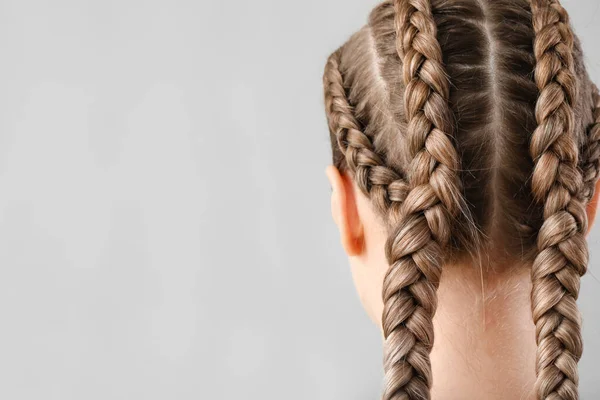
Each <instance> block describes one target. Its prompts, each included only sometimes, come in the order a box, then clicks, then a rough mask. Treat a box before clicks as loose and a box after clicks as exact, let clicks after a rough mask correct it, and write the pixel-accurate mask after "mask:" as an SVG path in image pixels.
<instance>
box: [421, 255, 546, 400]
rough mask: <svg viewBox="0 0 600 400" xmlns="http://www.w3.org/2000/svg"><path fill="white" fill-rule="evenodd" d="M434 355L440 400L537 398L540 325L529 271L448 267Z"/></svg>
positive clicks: (436, 391) (435, 384)
mask: <svg viewBox="0 0 600 400" xmlns="http://www.w3.org/2000/svg"><path fill="white" fill-rule="evenodd" d="M434 331H435V345H434V349H433V351H432V354H431V363H432V368H433V377H434V378H433V379H434V380H433V392H432V397H433V399H435V400H452V399H457V400H458V399H461V400H467V399H489V400H496V399H498V400H499V399H532V398H534V395H533V385H534V382H535V357H536V355H535V354H536V343H535V326H534V324H533V321H532V317H531V277H530V270H529V269H528V268H524V267H519V268H514V269H512V270H510V271H508V270H506V272H502V273H498V272H494V273H486V272H483V276H482V272H481V271H480V270H479V269H477V268H475V267H468V268H467V267H464V266H460V267H455V266H448V267H445V268H444V272H443V274H442V280H441V282H440V288H439V290H438V310H437V314H436V316H435V318H434Z"/></svg>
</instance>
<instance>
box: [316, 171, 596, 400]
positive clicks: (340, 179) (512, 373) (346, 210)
mask: <svg viewBox="0 0 600 400" xmlns="http://www.w3.org/2000/svg"><path fill="white" fill-rule="evenodd" d="M326 174H327V177H328V179H329V182H330V184H331V187H332V195H331V212H332V216H333V220H334V221H335V223H336V225H337V226H338V229H339V232H340V240H341V242H342V246H343V248H344V250H345V252H346V254H347V255H348V257H349V262H350V265H351V269H352V276H353V278H354V283H355V285H356V289H357V291H358V294H359V297H360V299H361V302H362V304H363V306H364V308H365V310H366V312H367V314H368V315H369V316H370V318H371V319H372V320H373V322H374V323H375V324H376V325H377V326H378V327H381V316H382V312H383V301H382V299H381V292H382V284H383V278H384V276H385V273H386V271H387V269H388V263H387V260H386V258H385V254H384V244H385V242H386V239H387V236H388V235H387V232H386V229H385V227H384V224H383V223H382V221H381V219H380V217H379V216H378V215H376V214H375V212H374V211H373V209H372V207H371V204H370V201H369V199H367V198H366V197H365V196H364V195H363V194H362V192H361V191H360V190H359V189H358V188H357V187H356V185H355V184H354V182H353V181H352V179H351V178H350V177H349V176H347V175H345V174H340V172H339V171H338V170H337V168H335V167H333V166H329V167H328V168H327V170H326ZM599 192H600V183H599V184H597V188H596V194H595V196H594V198H593V200H592V201H591V202H590V205H589V206H588V208H587V213H588V217H589V220H590V228H591V225H592V222H593V221H594V219H595V216H596V211H597V204H598V194H599ZM530 296H531V278H530V270H529V267H528V266H518V265H515V266H506V267H505V268H503V270H502V272H491V271H488V270H486V269H485V268H482V267H479V266H476V265H446V266H444V271H443V273H442V278H441V282H440V287H439V290H438V310H437V313H436V316H435V318H434V331H435V344H434V348H433V351H432V353H431V365H432V370H433V376H434V377H435V378H434V380H433V389H432V398H433V399H434V400H475V399H477V400H479V399H488V400H504V399H523V400H534V399H535V395H534V393H533V386H534V383H535V357H536V343H535V325H534V324H533V320H532V317H531V298H530Z"/></svg>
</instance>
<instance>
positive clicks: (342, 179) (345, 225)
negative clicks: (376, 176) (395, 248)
mask: <svg viewBox="0 0 600 400" xmlns="http://www.w3.org/2000/svg"><path fill="white" fill-rule="evenodd" d="M325 173H326V175H327V178H328V179H329V183H330V184H331V189H332V193H331V215H332V216H333V221H334V222H335V223H336V225H337V226H338V229H339V231H340V239H341V241H342V246H344V250H345V251H346V253H347V254H348V256H357V255H359V254H361V253H362V251H363V246H364V229H363V225H362V222H361V220H360V216H359V215H358V208H357V204H356V196H355V193H354V184H353V182H352V178H350V177H349V176H348V175H347V174H341V173H340V171H339V170H338V169H337V168H336V167H334V166H329V167H327V169H326V171H325Z"/></svg>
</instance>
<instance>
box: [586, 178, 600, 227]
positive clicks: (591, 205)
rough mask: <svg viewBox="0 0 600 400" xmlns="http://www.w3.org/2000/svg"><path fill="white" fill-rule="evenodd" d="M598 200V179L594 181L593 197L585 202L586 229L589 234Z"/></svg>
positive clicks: (599, 197) (599, 182)
mask: <svg viewBox="0 0 600 400" xmlns="http://www.w3.org/2000/svg"><path fill="white" fill-rule="evenodd" d="M598 200H600V180H599V181H598V182H596V190H595V191H594V197H592V199H591V200H590V202H589V203H588V204H587V207H586V211H587V216H588V221H589V222H588V231H587V233H588V234H589V233H590V231H591V230H592V226H593V225H594V222H595V220H596V212H597V211H598Z"/></svg>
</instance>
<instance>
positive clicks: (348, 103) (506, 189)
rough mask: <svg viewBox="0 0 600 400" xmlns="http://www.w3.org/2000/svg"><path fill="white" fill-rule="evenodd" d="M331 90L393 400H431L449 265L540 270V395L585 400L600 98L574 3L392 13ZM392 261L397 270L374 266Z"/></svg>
mask: <svg viewBox="0 0 600 400" xmlns="http://www.w3.org/2000/svg"><path fill="white" fill-rule="evenodd" d="M324 88H325V104H326V113H327V117H328V121H329V128H330V132H331V141H332V147H333V161H334V165H335V167H336V169H331V170H330V172H329V173H330V178H331V180H332V182H333V184H334V196H333V201H334V207H333V208H334V217H335V218H336V221H337V222H338V225H340V230H341V231H342V239H343V242H344V246H345V248H346V251H347V252H348V253H349V254H350V255H353V254H357V253H361V254H363V257H360V260H358V259H354V260H353V267H354V270H353V271H354V274H355V278H356V279H355V280H356V284H357V287H358V290H359V293H360V294H361V298H362V300H363V303H364V304H365V307H366V308H367V310H368V311H369V313H370V315H371V316H372V318H373V319H375V320H376V321H377V322H378V323H380V324H381V326H382V330H383V334H384V337H385V338H386V342H385V356H384V369H385V374H386V387H385V389H384V398H385V399H426V398H429V391H430V387H431V382H432V377H431V366H430V361H429V353H430V352H431V349H432V346H433V323H432V318H433V315H434V314H435V311H436V306H437V295H436V291H437V288H438V286H439V282H440V277H441V274H442V270H443V269H444V268H449V266H450V265H452V266H457V265H462V266H469V267H473V266H476V267H477V268H482V269H486V270H490V271H496V272H503V271H504V270H506V269H507V268H508V267H507V266H509V265H510V266H511V267H514V266H515V265H518V266H522V267H523V268H528V269H529V271H530V273H531V281H532V285H533V290H532V294H531V304H532V318H533V322H534V323H535V325H536V339H537V345H538V354H537V361H536V374H537V382H536V394H537V396H538V398H540V399H569V400H573V399H576V398H578V397H577V396H578V395H577V381H578V375H577V362H578V361H579V359H580V357H581V353H582V343H581V321H580V316H579V312H578V310H577V305H576V299H577V296H578V292H579V281H580V277H581V276H582V275H583V274H584V273H585V271H586V268H587V262H588V254H587V244H586V242H585V235H586V233H587V231H588V219H590V218H591V217H593V214H594V212H595V207H594V206H593V205H591V204H592V203H594V202H593V201H592V198H593V196H594V192H595V186H596V183H597V180H598V175H599V165H600V111H599V110H600V97H599V96H598V91H597V89H596V87H595V86H594V85H593V84H592V82H591V81H590V79H589V77H588V75H587V73H586V70H585V67H584V64H583V55H582V50H581V46H580V44H579V42H578V40H577V38H576V37H575V36H574V34H573V32H572V30H571V27H570V24H569V20H568V15H567V13H566V11H565V10H564V9H563V8H562V7H561V5H560V4H559V2H558V1H556V0H531V1H528V0H394V1H385V2H384V3H382V4H380V5H378V6H377V7H376V8H375V9H374V10H373V11H372V13H371V15H370V17H369V20H368V24H367V25H366V26H365V27H363V28H362V29H361V30H360V31H358V32H357V33H356V34H355V35H353V36H352V37H351V38H350V39H349V40H348V42H346V43H345V44H344V45H343V46H342V47H340V48H339V49H338V50H337V51H335V52H334V53H333V54H332V55H331V56H330V58H329V60H328V62H327V65H326V68H325V74H324ZM338 172H339V174H338ZM352 188H356V192H355V191H353V190H352ZM367 199H368V200H367ZM367 201H368V204H365V202H367ZM370 212H372V213H373V215H374V217H373V218H368V216H367V217H365V214H366V213H370ZM364 229H368V230H370V231H371V232H374V233H373V234H371V235H369V236H368V237H367V236H364V235H362V234H361V231H362V230H364ZM365 238H366V239H365ZM367 241H368V243H367ZM378 246H379V248H383V249H384V251H375V250H373V249H377V248H378ZM365 249H367V250H368V251H367V253H368V254H367V255H365ZM383 257H385V259H386V260H385V263H386V265H388V266H389V268H388V269H387V271H384V272H383V273H379V274H378V273H377V272H375V271H374V270H373V269H369V267H368V265H366V264H369V263H371V262H377V259H378V258H383ZM455 268H456V267H455Z"/></svg>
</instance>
